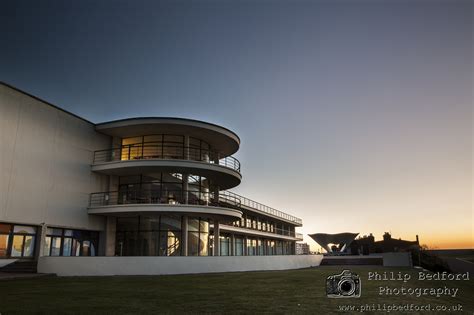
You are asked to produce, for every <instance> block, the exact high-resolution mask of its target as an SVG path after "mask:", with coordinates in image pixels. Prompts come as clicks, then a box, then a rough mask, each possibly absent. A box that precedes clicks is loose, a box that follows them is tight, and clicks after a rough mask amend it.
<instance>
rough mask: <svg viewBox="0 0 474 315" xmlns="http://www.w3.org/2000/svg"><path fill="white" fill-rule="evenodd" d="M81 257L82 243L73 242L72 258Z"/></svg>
mask: <svg viewBox="0 0 474 315" xmlns="http://www.w3.org/2000/svg"><path fill="white" fill-rule="evenodd" d="M80 255H81V242H80V241H78V240H72V255H71V256H80Z"/></svg>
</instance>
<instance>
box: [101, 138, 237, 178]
mask: <svg viewBox="0 0 474 315" xmlns="http://www.w3.org/2000/svg"><path fill="white" fill-rule="evenodd" d="M148 159H170V160H188V161H199V162H206V163H210V164H217V165H220V166H224V167H227V168H230V169H233V170H236V171H238V172H240V162H239V160H237V159H236V158H235V157H233V156H226V157H224V158H220V154H219V153H218V152H215V151H210V150H205V149H200V148H192V147H184V146H182V145H164V144H159V143H156V144H153V143H145V144H141V143H140V144H129V145H122V146H121V147H116V148H112V149H105V150H97V151H95V152H94V164H95V163H103V162H112V161H128V160H148Z"/></svg>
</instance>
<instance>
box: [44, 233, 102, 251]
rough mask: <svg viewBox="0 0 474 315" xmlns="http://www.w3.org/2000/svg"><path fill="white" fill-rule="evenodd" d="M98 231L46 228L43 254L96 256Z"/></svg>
mask: <svg viewBox="0 0 474 315" xmlns="http://www.w3.org/2000/svg"><path fill="white" fill-rule="evenodd" d="M98 248H99V232H95V231H81V230H69V229H60V228H48V229H47V230H46V239H45V246H44V255H45V256H97V254H98V253H97V250H98Z"/></svg>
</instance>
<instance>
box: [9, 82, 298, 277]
mask: <svg viewBox="0 0 474 315" xmlns="http://www.w3.org/2000/svg"><path fill="white" fill-rule="evenodd" d="M0 135H1V144H2V150H1V151H0V167H1V172H0V259H3V262H6V261H9V260H7V259H30V260H37V259H38V258H40V259H39V261H40V262H41V263H40V266H41V267H40V269H41V270H47V271H48V272H49V271H51V267H45V266H57V265H58V263H59V262H65V261H66V262H67V263H68V264H71V265H77V264H79V265H80V261H83V259H85V258H86V257H83V258H81V259H79V258H78V257H69V258H66V257H59V258H58V259H56V257H47V258H46V257H45V258H44V259H43V258H42V256H117V255H120V256H121V255H131V256H135V257H137V256H155V255H156V256H158V255H165V256H171V255H181V256H188V255H193V253H194V254H196V253H197V255H203V256H210V255H214V256H219V255H229V256H233V255H243V256H251V255H281V254H286V255H289V254H294V253H295V243H296V241H297V240H300V239H301V238H302V236H301V235H299V234H297V233H296V231H295V227H297V226H301V220H300V219H298V218H296V217H293V216H291V215H289V214H286V213H284V212H281V211H278V210H276V209H273V208H270V207H267V206H265V205H262V204H259V203H257V202H255V201H252V200H250V199H247V198H245V197H242V196H239V195H237V194H234V193H232V192H229V191H226V190H225V189H229V188H232V187H235V186H237V185H239V184H240V182H241V178H242V176H241V170H240V162H239V161H238V160H236V159H235V158H233V157H232V156H231V154H233V153H235V152H236V151H237V150H238V148H239V146H240V139H239V138H238V136H237V135H236V134H235V133H233V132H232V131H230V130H228V129H225V128H223V127H220V126H217V125H213V124H209V123H205V122H200V121H194V120H187V119H178V118H139V119H126V120H121V121H115V122H108V123H102V124H98V125H96V124H94V123H92V122H89V121H87V120H85V119H83V118H81V117H78V116H76V115H74V114H71V113H68V112H66V111H64V110H62V109H60V108H58V107H56V106H54V105H51V104H49V103H47V102H45V101H42V100H40V99H38V98H36V97H34V96H31V95H29V94H27V93H24V92H22V91H19V90H17V89H16V88H13V87H11V86H8V85H6V84H1V83H0ZM147 137H149V138H150V137H151V138H159V137H161V138H160V139H161V140H154V141H155V142H145V139H146V138H147ZM173 137H175V138H179V139H182V140H180V141H182V142H176V141H177V140H173V139H172V138H173ZM180 137H181V138H180ZM134 138H139V139H141V140H140V141H141V142H140V143H135V144H134V143H132V144H128V143H129V142H130V141H132V140H133V139H134ZM167 138H170V139H172V140H169V141H168V142H165V139H167ZM131 139H132V140H131ZM127 141H129V142H127ZM137 141H138V140H137ZM173 141H174V142H173ZM193 141H194V142H196V141H197V142H198V143H200V144H199V147H198V148H197V147H196V146H195V145H194V146H193V144H192V142H193ZM203 145H205V146H206V147H205V149H203V148H202V147H201V146H203ZM127 150H128V156H126V153H127ZM138 150H139V151H140V152H141V153H140V154H137V153H136V152H138ZM146 150H148V151H146ZM158 150H161V151H160V152H161V153H158ZM165 150H166V153H165ZM203 150H204V152H203ZM177 151H179V152H180V153H176V152H177ZM150 152H151V153H150ZM196 152H198V155H197V156H196ZM160 174H161V175H160ZM157 176H158V177H157ZM132 177H137V178H138V177H139V178H140V181H139V182H137V183H130V178H132ZM145 177H146V178H151V179H149V181H148V182H147V181H145V180H144V179H143V178H145ZM177 180H179V182H177ZM196 180H198V181H199V182H196ZM156 183H158V184H156ZM197 184H198V186H196V185H197ZM145 186H146V187H151V188H147V190H144V188H143V187H145ZM137 187H139V188H137ZM175 187H178V188H179V190H177V191H174V190H172V189H174V188H175ZM170 189H171V190H170ZM134 218H136V219H137V222H138V223H137V224H138V225H139V226H138V225H137V229H136V230H134V232H130V233H132V234H130V233H129V230H128V229H129V228H130V227H132V228H135V226H134V224H135V223H130V222H128V223H127V222H125V221H130V220H132V219H134ZM170 220H171V221H173V220H175V221H174V223H173V222H171V221H170ZM196 220H197V221H196ZM132 221H133V220H132ZM144 222H145V223H146V224H145V223H144ZM164 222H167V223H166V224H168V225H169V226H168V227H165V228H163V224H165V223H164ZM170 222H171V223H170ZM194 222H198V223H197V224H198V225H199V226H200V227H199V229H198V230H197V231H196V232H195V230H193V225H192V224H194ZM124 224H125V225H124ZM127 224H128V225H127ZM144 224H145V225H146V226H144ZM173 226H174V227H173ZM167 229H168V230H167ZM133 233H135V234H133ZM145 234H146V235H145ZM144 235H145V236H144ZM196 237H197V239H195V238H196ZM90 238H93V240H92V239H90ZM117 238H120V240H121V241H120V243H119V242H118V241H116V240H117ZM171 238H172V239H173V241H170V239H171ZM160 242H161V243H160ZM163 242H165V243H166V244H165V245H163ZM170 242H174V243H173V244H171V243H170ZM193 242H197V243H196V244H197V245H193V244H194V243H193ZM221 242H222V243H221ZM160 244H161V245H160ZM170 244H171V245H170ZM127 246H128V247H127ZM134 246H135V247H136V248H137V251H135V248H134ZM160 246H161V247H160ZM163 246H165V247H164V248H163ZM171 246H173V248H174V251H172V250H170V247H171ZM193 246H198V247H197V248H194V247H193ZM203 246H204V247H205V248H204V247H203ZM138 249H139V250H138ZM276 257H281V256H275V258H274V259H273V260H268V259H267V260H262V261H261V262H262V264H260V263H257V264H255V265H254V266H253V267H252V266H247V267H242V268H244V269H242V270H267V269H271V268H273V267H271V266H273V265H274V264H275V263H276V264H279V263H282V264H283V265H282V267H281V268H282V269H285V268H287V267H288V268H290V267H291V266H293V265H292V263H291V262H288V259H289V257H286V258H281V259H280V260H278V259H277V258H276ZM61 258H64V259H61ZM104 258H105V257H104ZM142 258H143V257H142ZM156 258H157V257H156ZM74 259H77V260H74ZM90 259H92V258H90ZM140 259H141V258H140ZM140 259H138V258H137V260H136V261H137V262H138V261H140V262H142V263H144V264H146V263H147V262H149V261H150V259H152V258H150V257H147V258H146V259H145V258H143V259H141V260H140ZM157 259H158V258H157ZM166 259H171V257H160V261H166ZM174 259H175V260H176V259H177V258H176V257H175V258H174ZM182 259H186V258H185V257H183V258H182ZM206 259H213V258H206ZM255 259H257V257H256V258H255ZM125 260H126V259H125V258H124V259H117V260H107V259H105V260H104V259H102V260H101V259H99V258H96V259H95V260H88V261H95V262H97V263H98V264H101V262H102V261H108V262H111V264H120V263H121V262H122V261H125ZM290 260H291V259H290ZM300 260H301V259H300ZM176 261H182V260H176ZM239 261H240V260H235V259H234V260H232V259H219V260H218V261H217V260H216V262H215V263H214V264H215V268H216V269H215V270H216V271H237V270H240V269H239V268H238V267H235V266H236V265H235V264H236V262H239ZM243 261H245V264H244V265H246V264H248V262H252V261H254V260H252V259H250V260H243ZM269 261H271V263H268V262H269ZM278 261H280V262H278ZM168 262H171V260H170V261H167V263H168ZM200 262H201V261H200ZM202 262H203V263H204V262H205V260H202ZM225 262H229V267H228V268H222V267H220V266H221V265H222V264H225ZM204 264H205V263H204ZM237 264H238V263H237ZM305 264H306V265H307V263H303V265H305ZM171 265H172V264H171ZM171 265H170V266H171ZM296 265H298V263H296ZM296 265H294V266H296ZM306 265H305V266H306ZM232 266H234V267H232ZM284 266H287V267H284ZM298 266H299V265H298ZM48 268H49V269H48ZM64 268H66V267H64ZM170 268H171V267H170ZM275 268H276V267H275ZM277 269H278V268H277ZM58 270H59V269H58ZM172 270H174V269H170V272H175V271H176V272H175V273H182V272H183V271H182V270H175V271H172ZM196 270H202V272H211V271H212V270H205V268H204V269H203V268H198V269H196ZM150 272H152V273H156V272H158V273H166V272H163V271H162V270H161V269H160V271H156V270H154V271H150ZM66 273H67V272H66Z"/></svg>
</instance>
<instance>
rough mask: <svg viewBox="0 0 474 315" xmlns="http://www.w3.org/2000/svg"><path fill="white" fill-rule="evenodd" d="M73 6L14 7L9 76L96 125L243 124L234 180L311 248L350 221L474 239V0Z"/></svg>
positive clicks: (445, 241)
mask: <svg viewBox="0 0 474 315" xmlns="http://www.w3.org/2000/svg"><path fill="white" fill-rule="evenodd" d="M61 3H62V2H60V1H44V2H43V1H42V2H41V3H36V2H27V1H26V2H24V1H18V2H12V3H9V4H7V5H6V6H5V8H4V12H6V14H5V16H6V17H5V18H2V19H0V24H1V25H2V27H1V28H0V33H1V35H2V38H3V39H4V41H5V42H7V43H9V45H7V46H6V47H3V49H2V50H1V51H0V80H2V81H4V82H7V83H9V84H12V85H14V86H16V87H18V88H19V89H21V90H24V91H27V92H29V93H31V94H34V95H36V96H38V97H40V98H42V99H45V100H47V101H50V102H51V103H53V104H56V105H58V106H59V107H62V108H64V109H66V110H68V111H71V112H73V113H75V114H77V115H79V116H81V117H84V118H86V119H88V120H91V121H93V122H103V121H110V120H114V119H120V118H125V117H139V116H166V117H185V118H192V119H199V120H203V121H208V122H212V123H216V124H219V125H222V126H224V127H227V128H229V129H231V130H233V131H235V132H236V133H237V134H238V135H239V136H240V138H241V140H242V143H241V148H240V150H239V152H238V153H237V154H236V155H235V156H236V157H237V158H238V159H239V160H240V162H241V163H242V174H243V180H242V184H241V185H240V186H239V187H237V188H235V189H233V190H234V191H235V192H237V193H239V194H242V195H244V196H246V197H248V198H251V199H253V200H256V201H258V202H261V203H264V204H267V205H269V206H271V207H274V208H276V209H279V210H281V211H284V212H287V213H289V214H291V215H294V216H297V217H299V218H301V219H302V220H303V224H304V226H303V227H302V228H299V229H298V230H299V231H298V232H302V233H304V234H305V238H304V241H306V242H307V243H309V244H310V245H311V248H312V250H314V251H316V250H319V249H320V248H319V246H318V245H317V244H316V243H315V242H314V241H313V240H312V239H311V238H310V237H308V236H307V234H312V233H340V232H359V233H360V235H368V234H369V233H372V234H373V235H374V236H375V239H376V240H380V239H382V235H383V233H384V232H390V233H391V234H392V237H393V238H402V239H405V240H415V239H416V235H419V238H420V243H421V244H426V245H428V246H429V247H431V248H438V249H444V248H446V249H449V248H474V235H473V226H474V221H473V208H472V195H473V188H472V187H473V186H472V166H473V164H472V155H473V142H472V141H473V129H472V118H473V117H472V106H473V103H472V102H473V94H472V93H473V76H472V73H473V47H472V38H473V5H474V2H472V1H457V0H454V1H429V2H428V1H355V2H348V1H311V2H310V1H297V2H294V1H275V2H271V5H270V2H265V1H263V2H260V1H254V2H250V1H233V2H230V1H222V2H213V1H202V2H198V1H196V2H194V1H193V2H182V1H156V2H155V1H153V2H152V1H139V2H129V3H126V2H122V1H116V2H114V5H113V6H111V5H110V4H107V3H105V2H102V3H96V2H94V1H81V2H77V3H70V5H68V7H67V6H65V5H64V4H61ZM137 3H140V5H137ZM134 5H135V6H134ZM10 6H11V7H10ZM132 6H133V7H132ZM131 12H133V14H131ZM107 21H109V22H110V21H114V22H113V23H112V22H110V23H109V22H107Z"/></svg>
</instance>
